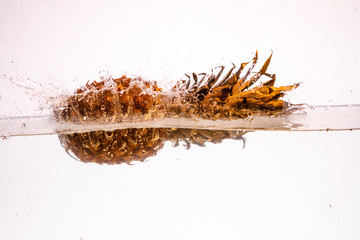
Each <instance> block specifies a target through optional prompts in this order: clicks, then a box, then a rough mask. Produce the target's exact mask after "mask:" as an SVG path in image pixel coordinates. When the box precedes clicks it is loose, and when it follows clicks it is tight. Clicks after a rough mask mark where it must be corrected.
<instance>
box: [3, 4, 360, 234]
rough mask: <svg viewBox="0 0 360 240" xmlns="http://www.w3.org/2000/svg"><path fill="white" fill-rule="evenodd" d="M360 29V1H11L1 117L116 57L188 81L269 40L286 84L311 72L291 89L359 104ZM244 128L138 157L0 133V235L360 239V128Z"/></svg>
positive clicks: (131, 67) (273, 69) (135, 70)
mask: <svg viewBox="0 0 360 240" xmlns="http://www.w3.org/2000/svg"><path fill="white" fill-rule="evenodd" d="M359 42H360V2H359V1H340V0H338V1H310V0H304V1H280V0H277V1H221V2H220V1H10V0H9V1H4V0H2V1H0V74H1V75H2V78H1V79H0V81H1V82H0V116H10V115H18V114H22V115H26V114H32V113H34V112H35V110H37V107H38V106H37V105H39V102H40V100H39V98H49V97H52V96H56V95H57V94H60V93H62V92H68V91H70V92H71V91H72V90H73V89H74V88H76V87H78V86H80V85H81V84H84V83H85V82H86V81H87V80H93V79H98V78H99V76H100V75H101V74H103V73H104V71H105V72H109V74H111V75H113V76H120V75H122V74H124V73H127V74H134V75H142V76H144V77H146V78H149V79H154V80H158V81H160V82H167V81H176V80H178V79H179V78H180V77H182V75H183V74H184V73H186V72H192V71H195V72H205V71H209V69H210V68H212V67H215V66H217V65H220V64H230V63H231V62H234V63H236V64H239V63H240V62H245V61H248V60H250V59H251V58H252V56H253V54H254V52H255V50H256V49H258V50H259V54H260V63H261V62H263V61H264V60H265V59H266V58H267V57H268V55H269V54H270V52H271V50H273V51H274V56H273V61H272V63H271V65H270V67H269V70H268V72H270V73H276V74H277V77H278V84H284V85H288V84H292V83H295V82H302V85H301V87H300V88H299V89H297V90H296V91H294V92H292V93H291V94H290V95H289V96H287V97H286V98H288V99H290V100H291V102H294V103H299V102H301V103H303V102H306V103H310V104H344V103H345V104H348V103H360V97H359V96H360V84H359V81H360V77H359V73H358V69H360V59H359V56H360V45H359ZM100 71H103V72H102V73H100V74H99V72H100ZM10 78H12V79H13V81H12V82H15V83H17V82H18V83H20V84H21V85H22V86H24V85H25V86H31V87H36V88H37V89H38V91H39V93H41V94H42V95H38V96H33V95H34V93H35V92H36V91H35V92H34V90H32V92H31V93H32V94H24V88H23V87H18V86H15V85H14V84H13V83H12V82H11V81H10ZM28 78H29V79H30V80H29V79H28ZM246 136H247V142H246V147H245V148H244V149H242V143H241V142H236V141H225V142H224V143H222V144H218V145H213V144H208V146H207V147H206V148H200V147H193V148H192V149H191V150H184V149H183V148H182V147H178V148H172V147H171V146H170V144H168V145H166V146H165V147H164V149H163V150H162V151H160V153H159V155H158V156H156V157H154V158H152V159H149V161H148V162H145V163H137V164H136V165H135V166H125V165H120V166H106V165H104V166H102V165H96V164H84V163H81V162H78V161H75V160H73V159H71V158H70V157H69V156H68V155H67V154H66V153H65V152H64V150H63V149H62V148H61V146H60V144H59V142H58V139H57V137H56V136H38V137H14V138H10V139H8V140H3V141H0V153H1V155H0V159H1V161H0V237H1V238H4V239H80V238H81V237H82V238H83V239H120V238H125V239H140V238H141V239H144V238H148V239H151V238H154V239H155V238H156V239H184V238H190V239H199V238H204V239H205V238H210V239H219V238H224V239H239V238H246V239H264V238H266V239H319V238H320V239H343V238H344V239H358V238H359V237H360V229H359V228H358V225H359V222H360V205H359V202H360V188H359V186H360V174H359V172H360V157H359V154H360V150H359V140H360V135H359V132H356V131H354V132H314V133H310V132H304V133H288V132H255V133H248V134H247V135H246Z"/></svg>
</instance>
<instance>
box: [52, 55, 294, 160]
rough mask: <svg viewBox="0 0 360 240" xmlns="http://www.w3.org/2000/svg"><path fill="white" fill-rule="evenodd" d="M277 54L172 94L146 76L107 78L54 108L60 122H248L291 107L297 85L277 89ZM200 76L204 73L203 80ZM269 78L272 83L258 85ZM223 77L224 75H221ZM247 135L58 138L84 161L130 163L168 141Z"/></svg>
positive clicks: (149, 132)
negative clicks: (273, 66)
mask: <svg viewBox="0 0 360 240" xmlns="http://www.w3.org/2000/svg"><path fill="white" fill-rule="evenodd" d="M271 57H272V55H270V57H269V58H268V59H267V60H266V62H265V63H264V65H263V66H262V68H261V69H260V71H259V72H257V73H255V74H252V72H251V71H252V70H253V68H254V66H255V64H256V63H257V60H258V53H257V52H256V54H255V57H254V58H253V59H252V64H251V66H250V67H249V68H248V70H247V72H246V73H245V74H244V75H243V76H242V77H240V74H241V72H242V70H244V68H245V66H246V65H247V64H248V63H242V64H241V65H240V67H239V68H238V69H237V70H236V72H235V73H233V71H234V69H235V66H234V67H233V68H231V69H230V71H229V72H228V73H226V74H224V75H223V70H224V67H220V71H219V72H218V73H217V74H214V73H211V74H207V75H205V74H199V75H197V74H195V73H193V74H192V76H191V77H190V76H188V78H189V79H188V80H187V81H185V80H182V81H179V82H177V83H176V85H175V86H174V87H173V88H172V89H171V90H170V91H168V92H164V91H163V90H162V89H161V88H159V87H158V86H157V83H156V82H154V81H147V80H143V79H142V78H135V79H132V78H127V77H126V76H123V77H121V78H118V79H107V80H102V81H100V82H96V81H94V82H92V83H90V84H89V83H88V84H86V85H85V86H84V87H82V88H79V89H77V90H76V91H75V94H73V95H71V96H69V97H68V98H67V99H65V102H64V104H63V106H62V107H61V108H59V109H58V110H54V117H55V118H56V120H58V121H66V122H82V121H86V122H87V121H101V122H102V123H120V122H122V121H124V120H130V121H142V120H158V119H163V118H179V117H184V118H201V119H210V120H217V119H222V120H231V119H238V118H247V117H249V116H252V115H254V114H261V115H275V114H280V113H282V112H283V111H284V107H286V105H287V103H286V102H284V101H283V100H281V99H280V98H281V97H282V96H283V95H284V94H285V93H286V92H287V91H290V90H292V89H294V88H296V87H297V86H298V84H295V85H290V86H282V87H275V86H274V84H275V80H276V76H275V74H268V73H266V70H267V68H268V66H269V63H270V60H271ZM200 75H203V76H202V77H201V78H200ZM262 75H265V76H267V77H270V80H268V81H267V82H264V83H262V84H260V85H258V86H254V84H255V83H256V82H257V80H258V79H259V78H260V77H261V76H262ZM222 76H223V77H222ZM243 134H244V132H237V131H220V130H217V131H213V130H196V129H163V128H138V129H123V130H115V131H94V132H86V133H73V134H62V135H59V138H60V141H61V143H62V145H63V147H64V148H65V149H66V151H67V152H69V153H71V155H74V156H75V157H76V158H78V159H80V160H82V161H85V162H97V163H108V164H114V163H122V162H125V163H130V162H131V161H133V160H138V161H143V160H145V159H146V158H148V157H150V156H154V155H155V154H156V152H157V151H158V150H159V149H161V148H162V146H163V144H164V142H165V141H166V140H170V141H172V142H174V143H175V145H177V144H176V143H178V142H179V141H180V140H181V141H184V142H185V143H186V144H187V146H190V143H195V144H198V145H200V146H203V145H204V143H205V142H207V141H209V142H214V143H218V142H221V141H222V140H223V139H227V138H232V139H242V135H243Z"/></svg>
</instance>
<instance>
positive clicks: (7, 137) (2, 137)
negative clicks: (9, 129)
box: [1, 136, 10, 140]
mask: <svg viewBox="0 0 360 240" xmlns="http://www.w3.org/2000/svg"><path fill="white" fill-rule="evenodd" d="M9 138H10V137H9V136H1V139H2V140H7V139H9Z"/></svg>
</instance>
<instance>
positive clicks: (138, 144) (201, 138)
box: [59, 128, 245, 164]
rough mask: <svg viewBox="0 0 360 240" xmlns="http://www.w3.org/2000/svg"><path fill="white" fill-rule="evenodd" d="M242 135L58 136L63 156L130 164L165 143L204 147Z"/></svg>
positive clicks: (151, 131)
mask: <svg viewBox="0 0 360 240" xmlns="http://www.w3.org/2000/svg"><path fill="white" fill-rule="evenodd" d="M244 134H245V132H244V131H225V130H205V129H185V128H171V129H170V128H131V129H121V130H115V131H94V132H85V133H73V134H62V135H59V139H60V142H61V145H62V146H63V147H64V148H65V150H66V152H67V153H68V154H69V155H70V156H72V157H74V158H75V159H79V160H81V161H83V162H95V163H99V164H104V163H105V164H121V163H127V164H130V163H131V162H132V161H144V160H146V159H147V158H149V157H152V156H155V155H156V154H157V152H158V151H159V150H160V149H161V148H163V146H164V143H165V142H166V141H171V142H172V143H173V146H178V145H179V143H180V142H183V143H185V146H186V148H190V146H191V144H195V145H198V146H202V147H205V143H206V142H211V143H221V142H222V141H223V140H224V139H236V140H243V141H244V138H243V135H244Z"/></svg>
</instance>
